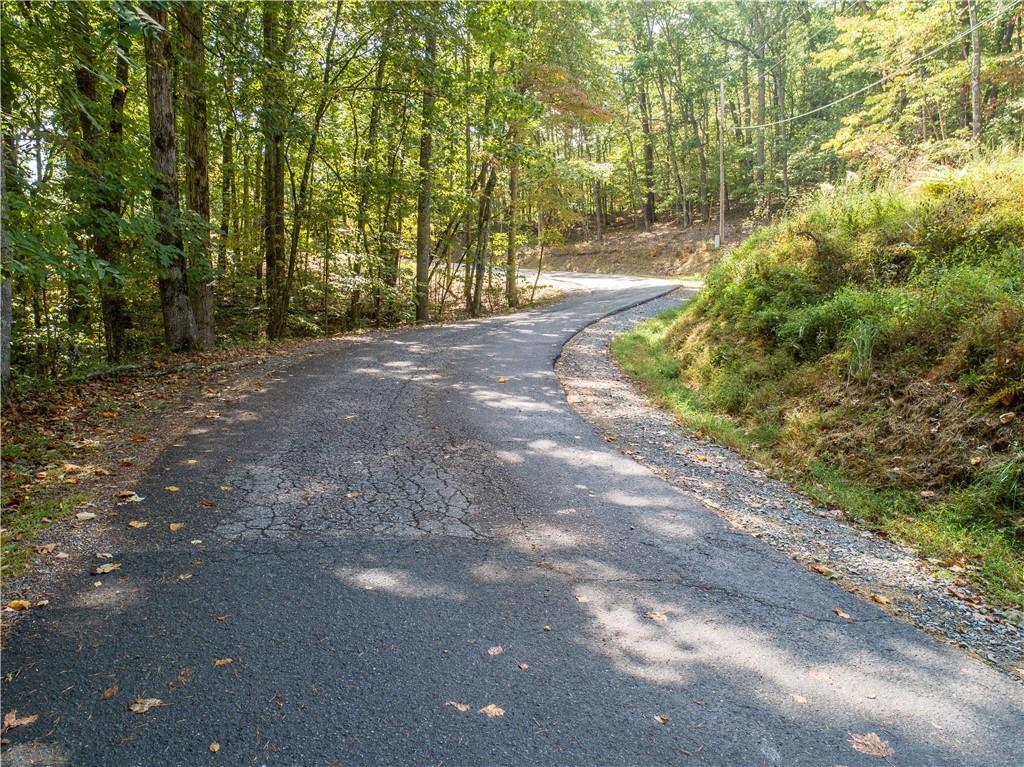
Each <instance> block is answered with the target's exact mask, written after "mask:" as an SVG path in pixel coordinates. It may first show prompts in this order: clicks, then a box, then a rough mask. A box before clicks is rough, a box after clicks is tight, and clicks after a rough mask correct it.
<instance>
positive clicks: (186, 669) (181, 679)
mask: <svg viewBox="0 0 1024 767" xmlns="http://www.w3.org/2000/svg"><path fill="white" fill-rule="evenodd" d="M191 681H192V667H191V666H182V667H181V671H179V672H178V684H180V685H181V686H183V687H184V686H185V685H187V684H188V683H189V682H191Z"/></svg>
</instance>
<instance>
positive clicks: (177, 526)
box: [167, 522, 185, 533]
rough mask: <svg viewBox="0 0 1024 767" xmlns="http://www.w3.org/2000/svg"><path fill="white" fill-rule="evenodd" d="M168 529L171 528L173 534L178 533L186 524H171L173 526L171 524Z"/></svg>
mask: <svg viewBox="0 0 1024 767" xmlns="http://www.w3.org/2000/svg"><path fill="white" fill-rule="evenodd" d="M167 527H169V528H170V530H171V532H172V533H176V532H178V531H179V530H181V529H182V528H183V527H185V523H184V522H171V524H169V525H168V526H167Z"/></svg>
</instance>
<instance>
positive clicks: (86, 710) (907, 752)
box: [3, 276, 1024, 767]
mask: <svg viewBox="0 0 1024 767" xmlns="http://www.w3.org/2000/svg"><path fill="white" fill-rule="evenodd" d="M574 279H575V281H576V283H577V285H579V286H582V287H584V288H586V290H585V291H584V292H581V293H579V294H576V295H575V296H573V297H571V298H570V299H568V300H566V301H564V302H563V303H561V304H559V305H557V306H554V307H552V308H549V309H547V310H543V311H538V312H533V313H528V314H522V315H514V316H508V317H499V318H492V319H488V320H483V321H479V322H474V323H464V324H460V325H455V326H448V327H431V328H421V329H414V330H402V331H395V332H388V333H381V334H373V335H369V336H366V337H364V338H362V339H360V340H356V341H348V342H343V343H339V344H337V345H336V346H334V347H332V348H331V349H330V351H329V353H325V354H323V355H319V356H316V357H312V358H309V359H307V360H306V361H304V362H302V363H300V364H298V365H297V366H295V367H293V368H291V369H290V371H289V372H288V373H287V374H285V375H282V376H280V377H279V379H278V380H276V381H273V382H271V383H270V384H268V385H267V387H266V390H265V391H264V392H262V393H258V394H255V395H253V396H252V397H251V398H249V399H248V400H246V401H244V402H242V403H240V404H239V405H238V406H237V408H235V409H233V410H231V411H224V412H222V414H221V416H222V417H221V418H220V419H219V420H207V421H204V422H203V426H202V427H201V428H197V429H196V431H195V433H194V434H193V435H192V436H191V437H190V438H189V439H188V440H187V441H186V442H185V443H184V444H183V445H181V446H179V447H174V448H172V449H170V450H169V451H168V452H166V453H165V454H164V455H163V456H162V457H161V458H160V459H159V460H158V462H157V465H156V466H155V467H154V470H153V471H151V473H150V474H149V475H148V477H147V478H146V479H145V481H144V483H143V486H142V487H140V488H139V492H140V494H141V495H143V496H145V497H146V501H145V502H144V503H143V504H140V505H139V506H135V507H130V508H129V509H128V511H129V512H130V513H126V510H125V509H122V510H121V511H122V513H121V515H120V517H119V519H127V518H131V517H136V518H140V519H144V520H147V521H148V522H149V526H148V527H147V528H145V529H141V530H132V529H129V528H127V527H126V528H125V531H124V534H123V540H122V541H121V542H122V544H123V548H122V549H121V550H117V551H115V552H114V554H115V560H116V561H118V562H121V563H122V569H121V571H120V575H119V576H116V577H115V576H106V577H103V578H101V579H99V580H102V581H103V585H102V586H101V587H99V588H97V587H95V586H94V585H93V582H94V581H96V580H98V579H97V578H95V577H91V576H84V575H83V577H82V578H81V581H80V582H78V583H76V584H75V585H74V587H73V588H69V591H68V593H67V594H66V595H64V597H63V598H61V599H55V600H54V606H53V607H51V608H48V609H47V610H39V611H35V612H34V613H33V614H32V615H30V616H29V617H27V618H26V620H25V621H23V622H22V623H21V625H20V626H19V628H18V631H17V633H16V636H15V637H14V639H13V641H12V642H11V644H10V646H9V648H8V649H7V651H6V653H5V657H4V671H5V672H6V673H8V674H9V675H10V677H11V679H12V681H10V682H9V683H8V684H7V685H6V689H5V696H4V704H3V708H4V711H5V712H6V711H9V710H10V709H11V708H17V709H18V712H19V714H21V715H25V714H31V713H38V714H40V721H39V722H37V723H36V724H34V725H32V726H31V727H24V728H19V729H16V730H9V731H8V732H7V733H6V736H7V737H8V738H9V739H10V740H11V745H10V746H9V747H8V748H7V750H6V753H5V764H10V765H18V764H28V763H30V762H29V760H30V759H36V760H37V763H44V764H45V763H58V764H59V763H65V764H68V765H83V766H89V765H198V764H222V765H227V764H231V765H261V764H265V765H268V767H273V766H274V765H302V766H303V767H305V766H307V765H334V764H338V765H359V766H362V765H439V764H444V765H524V766H529V767H532V766H533V765H638V766H639V765H643V766H648V765H668V764H672V765H723V766H729V767H733V766H738V765H757V766H761V765H779V766H781V767H790V766H791V765H821V766H825V767H827V766H828V765H847V767H852V766H854V765H881V764H884V762H883V761H882V760H881V759H880V758H878V757H874V756H869V755H866V754H862V753H860V752H858V751H855V750H853V749H852V748H851V746H850V743H849V740H850V733H853V734H856V735H867V734H868V733H876V734H877V735H879V736H880V737H881V738H882V739H883V740H886V741H888V742H889V743H890V745H891V748H892V749H893V751H894V755H893V756H891V757H889V760H890V762H891V763H892V764H894V765H901V766H902V767H921V766H923V765H967V764H970V765H985V767H996V766H997V765H1020V764H1021V763H1024V740H1022V738H1021V733H1022V732H1024V695H1022V691H1021V687H1020V686H1019V685H1017V684H1016V683H1014V682H1012V681H1010V680H1008V679H1007V678H1005V677H1002V676H1000V675H998V674H997V673H996V672H994V671H992V670H990V669H988V668H987V667H986V666H984V665H982V664H981V663H979V662H977V661H975V660H972V659H971V658H969V657H968V656H966V655H963V654H960V653H958V652H956V651H954V650H952V649H950V648H948V647H945V646H942V645H940V644H938V643H936V642H935V641H933V640H932V639H930V638H929V637H927V636H926V635H924V634H922V633H919V632H917V631H916V630H914V629H912V628H910V627H908V626H906V625H904V624H902V623H899V622H897V621H894V620H892V619H890V618H888V617H886V616H885V615H883V614H882V613H881V612H878V611H876V610H874V609H873V608H871V607H870V606H867V605H863V604H861V603H859V602H857V601H855V599H854V597H852V596H851V595H849V594H847V593H845V592H843V591H841V590H839V589H838V588H836V587H835V586H833V585H832V584H831V583H829V582H828V581H827V580H825V579H823V578H821V577H819V576H817V575H814V574H811V573H808V572H806V571H804V570H802V569H801V568H800V567H799V566H798V565H797V564H795V563H794V562H792V561H791V560H789V559H786V558H785V557H783V556H781V555H779V554H777V553H775V552H774V551H773V550H771V549H769V548H767V547H766V546H765V545H764V544H762V543H761V542H759V541H757V540H756V539H753V538H750V537H747V536H746V535H744V534H742V533H740V532H738V531H734V530H732V529H730V528H729V526H728V525H727V524H726V523H725V522H723V521H722V520H720V519H719V518H718V517H716V516H715V515H714V514H713V513H711V512H709V511H708V510H706V509H705V508H703V507H698V506H695V505H694V504H693V503H692V502H690V501H687V500H686V499H685V498H683V497H682V496H681V495H680V494H678V493H677V492H676V491H675V490H674V489H673V488H672V487H671V486H669V485H667V484H665V483H664V482H663V481H661V480H660V479H658V478H657V477H655V476H654V475H653V474H651V473H650V472H648V471H647V470H646V469H644V468H643V467H641V466H640V465H638V464H636V463H634V462H633V461H631V460H630V459H628V458H627V457H625V456H623V455H622V454H620V453H619V452H618V451H616V450H615V449H614V447H613V446H611V445H608V444H607V443H606V442H605V441H604V440H603V439H602V438H601V437H600V436H599V435H597V434H595V433H594V432H593V431H592V430H591V429H590V428H589V427H588V426H587V425H586V424H585V423H584V422H583V421H582V420H581V419H580V418H579V417H578V416H577V415H576V414H575V413H574V412H573V411H572V410H571V409H570V408H569V407H568V405H567V404H566V402H565V399H564V396H563V393H562V390H561V388H560V387H559V384H558V381H557V380H556V378H555V376H554V374H553V372H552V362H553V360H554V359H555V357H556V356H557V355H558V353H559V350H560V348H561V346H562V344H563V343H564V342H565V340H566V339H568V338H569V337H571V335H572V334H573V333H574V332H576V331H578V330H579V329H580V328H581V327H583V326H584V325H585V324H586V323H588V322H589V321H592V320H594V319H595V318H597V317H599V316H601V315H603V314H605V313H607V312H610V311H613V310H615V309H617V308H620V307H623V306H625V305H628V304H633V303H635V302H637V301H639V300H643V299H646V298H650V297H652V296H654V295H657V294H660V293H663V292H665V290H666V289H667V287H669V286H668V285H667V283H662V282H655V281H644V280H637V279H627V278H607V277H582V276H581V277H577V278H574ZM506 379H507V380H506ZM168 485H175V486H177V487H179V488H180V492H177V493H174V492H168V491H165V490H164V489H163V488H164V487H166V486H168ZM225 488H230V489H225ZM204 501H205V502H209V501H212V502H213V503H214V506H213V508H207V507H206V506H205V505H204ZM172 522H184V523H185V524H186V527H185V528H184V529H181V530H178V531H177V532H171V531H170V530H169V529H168V525H169V523H172ZM192 540H201V541H202V543H198V544H193V543H190V541H192ZM189 573H191V577H189V578H187V579H182V578H181V576H182V575H185V574H189ZM836 606H838V607H840V608H842V609H845V610H847V611H848V612H851V613H854V614H856V615H858V616H867V617H865V618H863V619H860V620H856V621H855V622H853V623H848V622H846V621H845V620H842V619H840V618H839V617H838V616H837V615H836V614H835V612H834V607H836ZM221 618H223V619H221ZM497 648H500V650H499V649H497ZM217 658H222V659H223V658H231V659H232V662H231V663H229V664H224V665H220V666H215V665H214V660H215V659H217ZM185 669H187V670H185ZM115 684H116V685H117V687H118V691H117V694H116V695H114V696H113V697H112V698H111V699H109V700H104V699H103V695H102V693H103V691H104V690H106V689H109V688H111V687H113V686H114V685H115ZM138 697H154V698H159V699H161V700H162V701H164V703H166V704H167V705H166V706H165V707H162V708H155V709H153V710H152V711H150V713H148V714H146V715H144V716H141V715H138V714H134V713H131V712H129V711H128V710H127V704H128V703H129V702H130V701H132V700H134V699H136V698H138ZM448 701H451V702H453V703H458V704H464V705H466V706H468V710H466V711H460V710H459V708H458V707H456V706H454V705H451V704H448V705H446V702H448ZM492 704H493V705H494V706H496V707H500V708H501V709H503V710H504V715H503V716H501V717H493V718H491V717H488V716H486V715H484V714H481V713H478V712H479V710H480V709H482V708H484V707H486V706H488V705H492ZM656 717H663V718H664V719H662V720H661V721H659V720H658V719H657V718H656ZM212 742H217V743H219V745H220V749H219V751H218V752H217V753H211V751H210V750H209V745H210V743H212Z"/></svg>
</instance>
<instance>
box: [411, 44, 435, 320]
mask: <svg viewBox="0 0 1024 767" xmlns="http://www.w3.org/2000/svg"><path fill="white" fill-rule="evenodd" d="M423 50H424V65H425V66H424V70H425V73H424V88H423V113H422V118H421V119H422V124H421V127H420V192H419V203H418V207H417V210H416V321H417V322H426V321H428V320H429V319H430V292H429V284H428V282H429V279H430V254H431V244H430V187H431V172H432V167H431V152H432V149H433V146H432V144H433V121H434V83H433V80H434V73H433V68H434V65H435V63H436V60H437V33H436V32H435V31H434V29H433V27H431V26H428V28H427V31H426V33H425V35H424V43H423Z"/></svg>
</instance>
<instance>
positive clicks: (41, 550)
mask: <svg viewBox="0 0 1024 767" xmlns="http://www.w3.org/2000/svg"><path fill="white" fill-rule="evenodd" d="M55 548H57V544H56V543H44V544H43V545H42V546H36V554H52V553H53V550H54V549H55Z"/></svg>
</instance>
